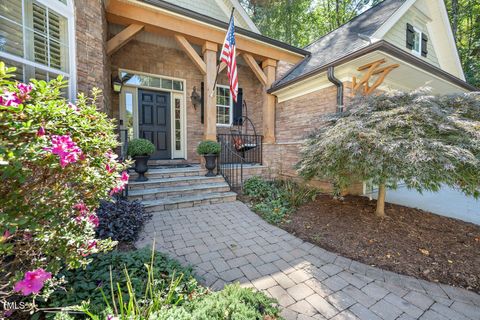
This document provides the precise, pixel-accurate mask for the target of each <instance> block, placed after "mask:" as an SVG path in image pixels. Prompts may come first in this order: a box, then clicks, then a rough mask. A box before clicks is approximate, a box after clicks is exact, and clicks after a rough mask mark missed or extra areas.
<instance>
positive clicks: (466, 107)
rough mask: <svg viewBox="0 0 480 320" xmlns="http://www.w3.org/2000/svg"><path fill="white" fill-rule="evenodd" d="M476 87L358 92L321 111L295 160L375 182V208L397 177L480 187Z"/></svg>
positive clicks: (344, 181) (323, 174) (303, 167)
mask: <svg viewBox="0 0 480 320" xmlns="http://www.w3.org/2000/svg"><path fill="white" fill-rule="evenodd" d="M479 128H480V93H478V92H472V93H466V94H458V95H452V96H434V95H430V94H429V92H428V91H427V90H426V89H421V90H418V91H415V92H409V93H406V92H400V91H391V92H385V93H382V94H378V95H371V96H367V97H357V98H356V99H354V101H353V102H352V103H350V105H349V106H348V108H347V111H345V112H342V113H337V114H333V115H329V116H326V117H324V118H323V119H322V121H319V126H318V128H317V129H316V130H315V132H314V133H313V134H312V135H311V136H310V137H309V138H308V139H307V142H306V144H305V146H304V148H303V150H302V156H301V160H300V162H299V163H298V165H297V168H298V169H299V172H300V174H301V175H302V176H303V177H305V178H307V179H312V178H314V177H318V178H322V179H325V178H327V179H331V180H332V181H333V182H334V184H335V185H336V186H338V188H339V189H343V188H345V187H347V186H348V185H349V184H351V183H352V182H358V181H371V182H372V183H373V184H374V185H378V186H379V188H378V190H379V191H378V201H377V207H376V210H375V212H376V214H377V215H378V216H380V217H384V216H385V210H384V208H385V193H386V190H387V188H393V189H395V188H396V187H397V186H398V184H399V183H403V184H405V185H406V186H407V188H410V189H415V190H417V191H419V192H422V191H438V190H439V189H440V188H441V186H442V185H443V184H444V185H447V186H450V187H454V188H457V189H459V190H461V191H462V192H464V193H465V194H466V195H469V196H474V197H478V196H479V195H480V130H479Z"/></svg>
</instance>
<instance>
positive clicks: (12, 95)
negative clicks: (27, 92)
mask: <svg viewBox="0 0 480 320" xmlns="http://www.w3.org/2000/svg"><path fill="white" fill-rule="evenodd" d="M0 103H1V104H2V105H3V106H5V107H17V106H18V105H19V104H21V103H22V100H21V99H20V98H19V97H18V95H17V93H16V92H11V91H7V90H4V91H3V96H2V99H1V100H0Z"/></svg>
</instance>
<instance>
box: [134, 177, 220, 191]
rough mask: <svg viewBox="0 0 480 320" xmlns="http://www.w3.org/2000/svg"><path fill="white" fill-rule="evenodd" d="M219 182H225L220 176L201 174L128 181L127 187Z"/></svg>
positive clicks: (157, 186) (136, 188)
mask: <svg viewBox="0 0 480 320" xmlns="http://www.w3.org/2000/svg"><path fill="white" fill-rule="evenodd" d="M217 182H218V183H220V182H225V179H223V177H222V176H215V177H205V176H204V175H201V176H181V177H173V178H152V179H149V180H148V181H139V182H137V181H129V183H128V187H129V190H130V191H133V190H143V189H153V188H161V187H169V186H171V187H180V186H192V185H198V184H202V183H217Z"/></svg>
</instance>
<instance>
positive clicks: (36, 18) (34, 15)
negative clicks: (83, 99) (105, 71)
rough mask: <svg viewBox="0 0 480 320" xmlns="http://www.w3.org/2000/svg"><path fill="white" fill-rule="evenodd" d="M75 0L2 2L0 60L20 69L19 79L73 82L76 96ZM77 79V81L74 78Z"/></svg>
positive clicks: (72, 93)
mask: <svg viewBox="0 0 480 320" xmlns="http://www.w3.org/2000/svg"><path fill="white" fill-rule="evenodd" d="M71 2H72V0H2V1H0V60H2V61H4V62H5V63H6V64H7V65H8V66H14V67H16V68H17V71H16V74H15V76H16V80H19V81H25V82H26V81H28V80H29V79H31V78H35V79H38V80H46V81H48V80H51V79H54V78H56V77H57V76H59V75H62V76H63V77H64V79H65V80H68V81H69V88H68V96H69V97H70V98H73V97H74V96H75V80H74V79H75V56H74V46H75V42H74V41H75V39H74V36H73V35H74V20H73V4H72V3H71ZM71 79H73V81H70V80H71Z"/></svg>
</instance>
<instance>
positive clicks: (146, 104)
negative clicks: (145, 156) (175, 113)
mask: <svg viewBox="0 0 480 320" xmlns="http://www.w3.org/2000/svg"><path fill="white" fill-rule="evenodd" d="M138 109H139V131H140V138H143V139H147V140H150V141H151V142H152V143H153V144H154V145H155V147H156V149H157V150H156V152H155V153H154V154H152V156H151V159H170V158H171V157H172V148H171V128H170V127H171V125H170V93H168V92H158V91H148V90H142V89H139V90H138Z"/></svg>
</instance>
